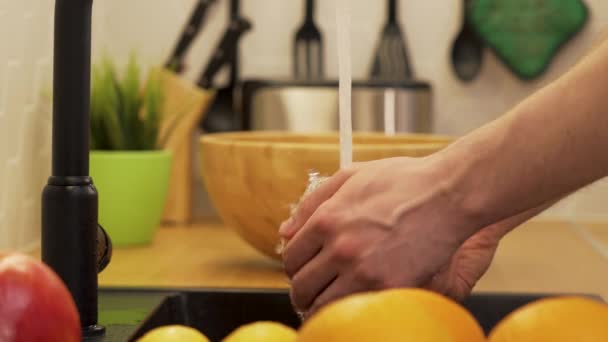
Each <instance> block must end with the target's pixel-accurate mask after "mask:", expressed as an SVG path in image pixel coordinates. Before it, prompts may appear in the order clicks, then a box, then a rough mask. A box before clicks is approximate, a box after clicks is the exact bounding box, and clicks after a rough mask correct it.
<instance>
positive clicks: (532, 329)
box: [489, 297, 608, 342]
mask: <svg viewBox="0 0 608 342" xmlns="http://www.w3.org/2000/svg"><path fill="white" fill-rule="evenodd" d="M489 341H490V342H515V341H517V342H566V341H567V342H572V341H574V342H605V341H608V305H605V304H602V303H599V302H596V301H594V300H591V299H588V298H582V297H554V298H547V299H541V300H538V301H535V302H532V303H530V304H527V305H525V306H523V307H521V308H519V309H517V310H515V311H514V312H512V313H511V314H509V315H508V316H507V317H505V318H504V319H503V320H502V321H501V322H500V323H499V324H497V325H496V327H494V329H492V331H491V332H490V337H489Z"/></svg>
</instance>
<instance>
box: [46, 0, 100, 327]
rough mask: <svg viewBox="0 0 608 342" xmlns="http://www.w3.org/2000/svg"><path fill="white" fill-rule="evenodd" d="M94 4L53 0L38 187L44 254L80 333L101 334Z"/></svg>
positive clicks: (82, 1) (89, 1)
mask: <svg viewBox="0 0 608 342" xmlns="http://www.w3.org/2000/svg"><path fill="white" fill-rule="evenodd" d="M92 7H93V0H56V2H55V42H54V70H53V74H54V75H53V129H52V131H53V138H52V139H53V141H52V145H53V147H52V151H53V156H52V175H51V177H50V178H49V180H48V184H47V185H46V187H45V188H44V190H43V193H42V260H43V261H44V262H45V263H46V264H47V265H49V266H50V267H51V268H52V269H53V270H54V271H55V272H56V273H57V274H58V275H59V277H60V278H61V279H62V280H63V282H64V283H65V284H66V286H67V288H68V289H69V290H70V292H71V294H72V297H73V298H74V301H75V303H76V306H77V308H78V311H79V314H80V322H81V325H82V329H83V336H84V337H92V336H100V335H103V334H104V328H103V327H101V326H99V325H98V324H97V323H98V322H97V310H98V308H97V286H98V284H97V273H98V271H99V270H100V269H102V268H104V267H105V266H106V265H107V263H108V262H109V259H110V255H111V242H110V239H109V237H108V236H107V234H105V232H104V231H103V230H102V228H101V227H100V226H99V225H98V223H97V222H98V221H97V215H98V195H97V190H96V189H95V186H94V185H93V180H92V179H91V177H89V134H90V133H89V129H90V128H89V106H90V74H91V16H92Z"/></svg>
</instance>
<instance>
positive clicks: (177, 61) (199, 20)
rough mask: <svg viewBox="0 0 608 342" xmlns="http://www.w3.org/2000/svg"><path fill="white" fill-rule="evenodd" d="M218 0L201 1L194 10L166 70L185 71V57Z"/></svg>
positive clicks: (166, 65) (167, 63)
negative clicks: (212, 6) (210, 9)
mask: <svg viewBox="0 0 608 342" xmlns="http://www.w3.org/2000/svg"><path fill="white" fill-rule="evenodd" d="M214 2H216V0H199V1H198V3H197V4H196V6H194V8H193V10H192V14H191V15H190V19H189V20H188V22H187V23H186V26H184V28H183V30H182V32H181V34H180V38H179V40H178V41H177V44H176V45H175V47H174V49H173V52H172V53H171V57H169V59H168V60H167V62H166V63H165V68H167V69H169V70H173V71H174V72H176V73H181V72H182V71H183V70H184V56H185V55H186V53H187V52H188V49H189V48H190V45H191V44H192V41H193V40H194V38H195V37H196V36H197V34H198V33H199V32H200V30H201V28H202V27H203V25H204V22H205V18H206V15H207V10H208V9H209V7H211V5H212V4H213V3H214Z"/></svg>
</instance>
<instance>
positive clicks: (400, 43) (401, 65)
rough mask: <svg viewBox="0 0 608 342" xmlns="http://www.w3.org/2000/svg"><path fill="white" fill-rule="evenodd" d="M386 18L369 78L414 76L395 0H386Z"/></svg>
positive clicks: (401, 78) (386, 78)
mask: <svg viewBox="0 0 608 342" xmlns="http://www.w3.org/2000/svg"><path fill="white" fill-rule="evenodd" d="M387 9H388V19H387V22H386V25H385V26H384V29H383V30H382V35H381V37H380V41H379V42H378V46H377V48H376V53H375V56H374V61H373V64H372V70H371V79H372V80H377V81H403V80H411V79H412V78H413V77H414V73H413V71H412V67H411V64H410V56H409V52H408V49H407V47H406V43H405V38H404V36H403V32H402V30H401V26H400V25H399V21H398V19H397V13H398V8H397V0H388V6H387Z"/></svg>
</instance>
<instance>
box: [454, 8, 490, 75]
mask: <svg viewBox="0 0 608 342" xmlns="http://www.w3.org/2000/svg"><path fill="white" fill-rule="evenodd" d="M462 5H463V7H462V29H461V31H460V33H459V34H458V36H457V37H456V40H455V41H454V44H453V45H452V66H453V68H454V72H455V73H456V76H458V78H459V79H461V80H462V81H464V82H470V81H472V80H473V79H474V78H475V77H477V75H478V74H479V72H480V70H481V64H482V59H483V43H482V42H481V40H480V39H479V38H478V37H477V34H476V33H475V32H474V31H473V29H472V28H471V25H470V24H469V22H468V16H467V12H468V9H469V6H470V5H471V0H463V3H462Z"/></svg>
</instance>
